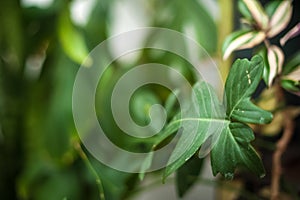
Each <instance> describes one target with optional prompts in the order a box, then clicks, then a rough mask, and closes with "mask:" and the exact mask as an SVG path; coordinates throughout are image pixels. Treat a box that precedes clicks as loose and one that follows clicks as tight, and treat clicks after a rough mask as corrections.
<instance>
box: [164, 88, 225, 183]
mask: <svg viewBox="0 0 300 200" xmlns="http://www.w3.org/2000/svg"><path fill="white" fill-rule="evenodd" d="M193 92H194V94H195V101H196V102H194V105H193V106H192V107H191V109H189V110H188V111H187V114H185V115H184V117H183V118H178V117H177V118H176V119H175V120H173V121H171V123H170V124H169V125H168V126H167V127H166V131H167V132H168V133H170V130H172V131H173V132H174V131H176V130H178V129H179V128H180V127H182V128H183V131H182V136H181V137H180V139H179V141H178V143H177V145H176V147H175V149H174V151H173V152H172V155H171V157H170V159H169V162H168V165H167V167H166V170H165V172H164V175H163V180H164V179H165V178H166V177H168V176H169V175H170V174H172V173H173V172H174V171H175V170H177V169H178V168H179V167H180V166H182V165H183V164H184V163H185V162H186V161H187V160H188V159H189V158H190V157H192V155H194V154H195V152H196V151H197V150H198V149H199V147H200V146H201V145H202V144H203V143H204V142H205V141H206V139H207V138H208V137H210V136H211V135H214V134H219V132H220V131H219V130H220V129H222V128H220V127H224V126H226V125H227V124H228V123H229V121H227V120H225V111H224V110H223V109H222V107H221V104H220V102H219V101H218V97H217V95H216V94H215V93H214V91H213V89H212V88H211V86H209V85H208V84H207V83H205V82H200V83H197V84H196V85H195V86H194V88H193ZM195 109H197V110H196V115H197V116H196V115H195V113H194V112H195ZM190 116H191V117H190ZM217 139H218V138H216V140H217Z"/></svg>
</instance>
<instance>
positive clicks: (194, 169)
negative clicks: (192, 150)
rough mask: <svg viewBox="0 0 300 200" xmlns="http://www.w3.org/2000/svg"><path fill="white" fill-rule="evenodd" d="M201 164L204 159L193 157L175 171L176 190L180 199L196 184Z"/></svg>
mask: <svg viewBox="0 0 300 200" xmlns="http://www.w3.org/2000/svg"><path fill="white" fill-rule="evenodd" d="M203 163H204V159H199V158H198V157H197V156H193V157H191V158H190V159H189V160H188V161H187V162H186V163H184V165H182V166H181V167H180V168H179V169H178V170H177V173H176V188H177V192H178V195H179V196H180V197H183V196H184V195H185V193H186V192H187V191H188V190H189V189H190V188H191V187H192V186H193V185H194V184H195V183H196V181H197V180H198V176H199V174H200V172H201V169H202V167H203Z"/></svg>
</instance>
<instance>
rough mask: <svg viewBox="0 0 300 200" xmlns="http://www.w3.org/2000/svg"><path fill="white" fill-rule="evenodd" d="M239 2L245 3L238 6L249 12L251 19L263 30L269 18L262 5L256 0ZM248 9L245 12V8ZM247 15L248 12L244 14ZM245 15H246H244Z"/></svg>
mask: <svg viewBox="0 0 300 200" xmlns="http://www.w3.org/2000/svg"><path fill="white" fill-rule="evenodd" d="M240 4H245V5H243V6H241V5H240V6H239V7H242V8H243V10H244V11H243V13H248V12H249V13H251V15H252V17H253V19H254V20H255V22H256V24H257V25H258V26H259V27H260V28H261V29H262V30H265V29H266V28H267V27H268V23H269V18H268V15H267V14H266V13H265V11H264V9H263V7H262V5H261V4H260V2H259V1H257V0H242V2H241V3H240ZM246 9H248V11H247V12H246V11H245V10H246ZM246 15H249V14H246ZM245 17H246V16H245Z"/></svg>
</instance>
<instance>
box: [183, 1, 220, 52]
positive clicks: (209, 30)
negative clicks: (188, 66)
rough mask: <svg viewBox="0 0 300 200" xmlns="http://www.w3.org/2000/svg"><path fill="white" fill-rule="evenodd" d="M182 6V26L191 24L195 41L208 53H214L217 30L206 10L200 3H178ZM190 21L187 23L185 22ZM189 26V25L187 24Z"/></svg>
mask: <svg viewBox="0 0 300 200" xmlns="http://www.w3.org/2000/svg"><path fill="white" fill-rule="evenodd" d="M179 2H180V5H181V6H182V7H181V8H180V10H182V9H183V8H185V9H186V10H182V13H181V14H180V15H183V14H184V15H187V16H186V17H184V16H183V20H184V21H183V23H184V24H183V26H186V23H190V22H191V23H192V24H191V25H192V27H194V30H195V35H196V38H197V41H198V42H199V43H200V44H201V45H202V46H203V47H204V48H205V50H206V51H208V52H209V53H214V52H215V51H216V48H217V28H216V24H215V22H214V20H213V19H212V17H211V15H210V14H209V13H208V12H207V10H206V9H205V8H204V7H203V5H201V3H199V2H197V1H194V0H186V1H179ZM188 19H189V20H190V21H187V20H188ZM188 25H189V24H188Z"/></svg>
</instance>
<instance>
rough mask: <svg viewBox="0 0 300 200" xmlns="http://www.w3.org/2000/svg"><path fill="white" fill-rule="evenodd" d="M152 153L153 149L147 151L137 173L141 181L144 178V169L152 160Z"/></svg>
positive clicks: (146, 168)
mask: <svg viewBox="0 0 300 200" xmlns="http://www.w3.org/2000/svg"><path fill="white" fill-rule="evenodd" d="M153 155H154V153H153V151H152V152H149V153H148V154H147V156H146V158H145V160H144V162H143V163H142V166H141V169H140V173H139V179H140V180H141V181H142V180H143V179H144V177H145V173H146V171H147V170H148V169H149V168H150V167H151V164H152V160H153Z"/></svg>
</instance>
